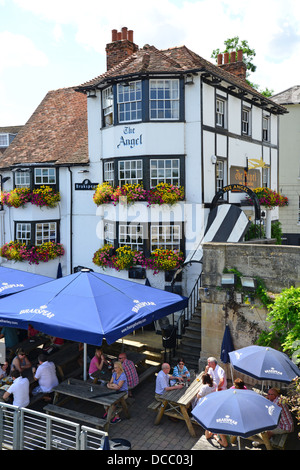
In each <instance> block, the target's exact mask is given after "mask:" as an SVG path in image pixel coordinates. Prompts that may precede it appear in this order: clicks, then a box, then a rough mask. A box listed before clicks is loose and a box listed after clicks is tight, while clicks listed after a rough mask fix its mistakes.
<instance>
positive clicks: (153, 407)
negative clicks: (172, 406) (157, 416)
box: [147, 400, 161, 412]
mask: <svg viewBox="0 0 300 470" xmlns="http://www.w3.org/2000/svg"><path fill="white" fill-rule="evenodd" d="M160 406H161V402H159V401H157V400H154V401H153V402H152V403H150V405H148V406H147V408H148V409H149V410H153V411H156V412H157V411H158V408H159V407H160Z"/></svg>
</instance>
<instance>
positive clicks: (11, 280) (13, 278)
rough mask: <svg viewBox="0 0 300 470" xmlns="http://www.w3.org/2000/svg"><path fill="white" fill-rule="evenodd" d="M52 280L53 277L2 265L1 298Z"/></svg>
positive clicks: (0, 271) (0, 273)
mask: <svg viewBox="0 0 300 470" xmlns="http://www.w3.org/2000/svg"><path fill="white" fill-rule="evenodd" d="M52 280H53V279H52V278H51V277H47V276H41V275H39V274H34V273H29V272H27V271H21V270H20V269H13V268H7V267H3V266H0V298H1V297H5V296H7V295H10V294H15V293H16V292H21V291H23V290H25V289H29V288H30V287H34V286H38V285H40V284H44V283H45V282H49V281H52Z"/></svg>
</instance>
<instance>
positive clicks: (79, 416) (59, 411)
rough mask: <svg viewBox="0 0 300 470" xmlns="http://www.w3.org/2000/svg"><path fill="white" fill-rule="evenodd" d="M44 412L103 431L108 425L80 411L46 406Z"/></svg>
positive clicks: (104, 421) (102, 420)
mask: <svg viewBox="0 0 300 470" xmlns="http://www.w3.org/2000/svg"><path fill="white" fill-rule="evenodd" d="M44 410H45V411H46V413H47V414H55V415H59V416H63V417H64V418H68V419H69V420H70V421H74V420H75V421H80V422H84V423H88V424H89V425H91V424H92V425H94V426H95V427H96V428H97V429H100V428H101V429H103V428H104V426H105V425H106V424H107V421H106V419H101V418H97V417H96V416H91V415H88V414H85V413H79V412H78V411H74V410H68V409H67V408H62V407H61V406H57V405H52V404H49V405H46V406H44Z"/></svg>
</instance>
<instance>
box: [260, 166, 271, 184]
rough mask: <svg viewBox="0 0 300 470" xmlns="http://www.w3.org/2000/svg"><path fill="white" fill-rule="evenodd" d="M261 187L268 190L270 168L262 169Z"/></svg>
mask: <svg viewBox="0 0 300 470" xmlns="http://www.w3.org/2000/svg"><path fill="white" fill-rule="evenodd" d="M262 187H263V188H269V187H270V167H269V166H264V167H263V168H262Z"/></svg>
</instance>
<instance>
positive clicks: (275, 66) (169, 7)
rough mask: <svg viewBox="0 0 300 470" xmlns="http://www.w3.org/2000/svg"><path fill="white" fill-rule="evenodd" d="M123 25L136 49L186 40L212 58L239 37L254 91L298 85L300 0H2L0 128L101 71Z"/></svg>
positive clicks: (17, 121) (19, 120)
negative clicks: (250, 54) (247, 51)
mask: <svg viewBox="0 0 300 470" xmlns="http://www.w3.org/2000/svg"><path fill="white" fill-rule="evenodd" d="M123 26H126V27H127V28H128V29H131V30H133V31H134V42H135V43H136V44H137V45H138V46H139V47H141V48H142V47H143V46H144V45H145V44H150V45H154V46H155V47H157V48H158V49H165V48H169V47H176V46H182V45H185V46H187V47H188V48H190V49H191V50H192V51H194V52H196V53H197V54H199V55H200V56H201V57H203V58H205V59H207V60H211V61H212V62H213V63H215V61H214V59H211V53H212V51H213V50H214V49H216V48H219V49H220V50H221V51H222V50H223V49H224V41H225V40H226V39H228V38H233V37H235V36H238V37H239V38H240V40H246V41H248V44H249V46H250V48H251V49H254V50H255V52H256V56H255V58H254V60H253V62H254V64H255V65H256V66H257V70H256V72H255V73H253V74H251V77H250V79H251V81H252V82H253V83H256V84H258V85H259V87H260V89H265V88H268V89H271V90H273V91H274V93H279V92H281V91H284V90H286V89H288V88H290V87H292V86H295V85H299V84H300V60H299V57H300V3H299V0H252V1H251V0H250V1H249V0H214V1H212V0H151V2H146V1H145V2H144V1H141V0H127V1H126V2H124V1H121V0H113V1H111V2H105V1H104V0H84V1H83V0H0V51H1V60H0V126H13V125H16V126H17V125H23V124H25V123H26V121H27V120H28V119H29V118H30V116H31V114H32V113H33V112H34V111H35V109H36V108H37V106H38V105H39V103H40V102H41V101H42V99H43V98H44V97H45V95H46V94H47V92H48V91H50V90H56V89H59V88H64V87H70V86H76V85H80V84H82V83H84V82H86V81H88V80H90V79H92V78H94V77H96V76H98V75H101V74H102V73H104V72H105V71H106V57H105V47H106V44H107V43H109V42H111V31H112V29H117V30H118V31H121V28H122V27H123Z"/></svg>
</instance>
